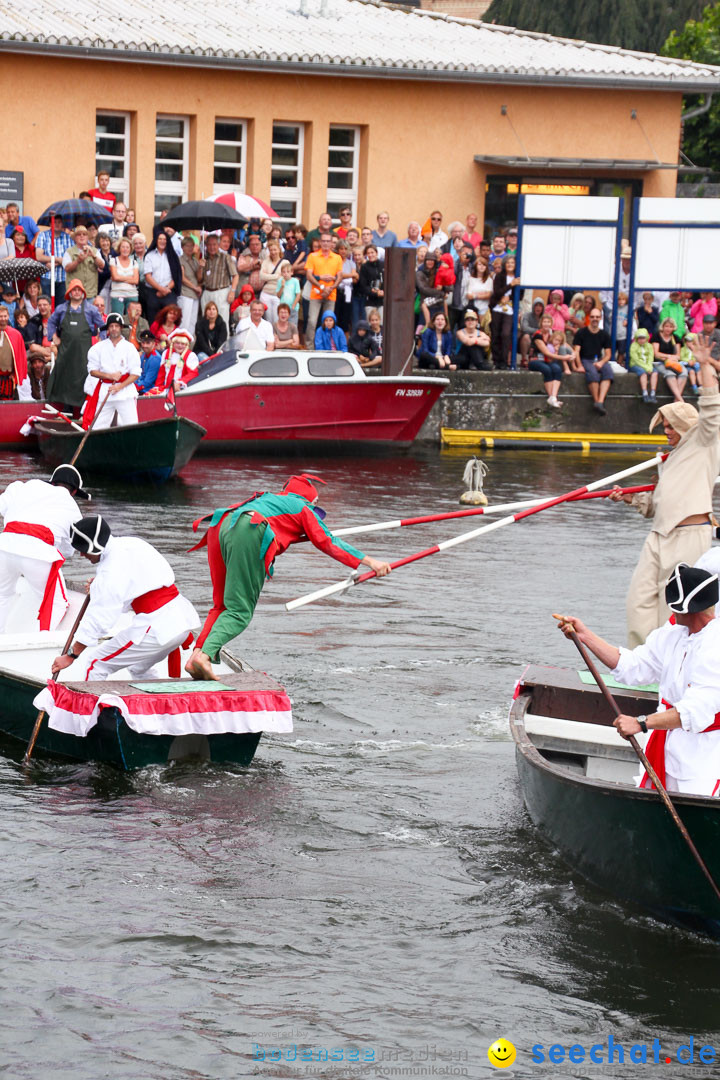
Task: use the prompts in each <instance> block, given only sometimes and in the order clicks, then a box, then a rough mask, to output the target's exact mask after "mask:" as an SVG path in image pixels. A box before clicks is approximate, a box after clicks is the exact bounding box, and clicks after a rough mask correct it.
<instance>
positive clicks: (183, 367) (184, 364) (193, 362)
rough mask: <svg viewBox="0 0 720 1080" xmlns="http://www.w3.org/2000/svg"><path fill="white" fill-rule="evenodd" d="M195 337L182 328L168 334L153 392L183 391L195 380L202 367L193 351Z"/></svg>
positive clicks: (179, 327)
mask: <svg viewBox="0 0 720 1080" xmlns="http://www.w3.org/2000/svg"><path fill="white" fill-rule="evenodd" d="M192 343H193V336H192V334H191V333H190V331H189V330H185V329H184V328H183V327H182V326H178V327H176V328H175V329H174V330H173V331H172V332H171V333H170V334H168V344H167V348H166V349H165V350H164V352H163V354H162V359H161V362H160V368H159V370H158V373H157V378H156V380H155V386H154V387H153V390H154V391H155V393H160V392H162V391H163V390H170V388H171V387H174V388H175V390H182V389H184V387H186V386H187V384H188V383H189V382H190V380H191V379H194V378H195V376H196V375H197V373H198V369H199V367H200V361H199V360H198V358H197V356H196V355H195V353H194V352H193V351H192Z"/></svg>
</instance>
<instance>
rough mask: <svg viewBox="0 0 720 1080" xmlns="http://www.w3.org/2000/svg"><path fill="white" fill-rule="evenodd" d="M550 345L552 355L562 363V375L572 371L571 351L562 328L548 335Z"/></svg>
mask: <svg viewBox="0 0 720 1080" xmlns="http://www.w3.org/2000/svg"><path fill="white" fill-rule="evenodd" d="M550 345H551V346H552V351H553V353H554V355H555V356H556V357H557V358H558V360H559V361H560V363H561V364H562V368H563V375H570V374H571V372H572V367H571V361H572V356H573V351H572V349H571V348H570V346H569V345H568V343H567V341H566V340H565V334H564V332H563V331H562V330H554V331H553V333H552V334H551V335H550ZM541 359H542V357H541Z"/></svg>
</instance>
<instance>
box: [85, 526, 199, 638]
mask: <svg viewBox="0 0 720 1080" xmlns="http://www.w3.org/2000/svg"><path fill="white" fill-rule="evenodd" d="M174 584H175V574H174V573H173V568H172V566H171V565H170V563H169V562H168V561H167V559H165V558H164V557H163V556H162V555H161V554H160V552H159V551H157V550H156V549H155V548H154V547H153V546H152V545H151V544H148V543H147V541H145V540H141V539H140V538H139V537H137V536H111V537H110V539H109V540H108V542H107V547H106V548H105V551H104V552H103V553H102V555H101V556H100V561H99V562H98V563H97V564H96V566H95V579H94V581H93V583H92V585H91V586H90V603H89V605H88V609H87V611H86V612H85V614H84V616H83V618H82V620H81V622H80V625H79V627H78V629H77V640H78V641H81V642H82V643H83V645H94V644H96V642H98V641H99V640H100V638H101V637H105V636H106V635H107V634H110V633H111V632H112V630H113V627H114V626H115V624H116V622H117V621H118V619H119V618H120V616H121V615H122V614H123V612H126V611H131V610H132V601H133V600H136V599H137V598H138V596H143V595H144V594H145V593H147V592H151V591H152V590H153V589H160V588H162V587H163V586H167V585H174ZM199 625H200V619H199V618H198V615H197V612H196V611H195V608H194V607H193V606H192V604H191V603H190V601H189V600H186V599H185V597H184V596H176V597H175V599H174V600H171V601H170V602H169V603H167V604H165V605H164V606H163V607H161V608H158V610H157V611H151V612H149V613H148V614H137V615H134V618H133V621H132V624H131V626H132V627H133V628H134V629H137V632H138V635H142V634H143V633H145V632H146V630H147V627H148V626H152V628H153V630H154V631H155V634H156V637H157V639H158V642H159V644H160V645H164V644H165V642H166V641H171V640H172V639H173V638H176V637H177V636H178V634H180V633H182V632H183V629H187V631H188V632H189V631H190V630H194V629H196V628H197V627H198V626H199ZM138 640H139V636H138Z"/></svg>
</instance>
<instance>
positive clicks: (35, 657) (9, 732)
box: [0, 594, 292, 770]
mask: <svg viewBox="0 0 720 1080" xmlns="http://www.w3.org/2000/svg"><path fill="white" fill-rule="evenodd" d="M71 595H72V596H73V599H74V598H75V594H71ZM80 599H82V598H80ZM70 621H71V620H70ZM66 635H67V630H63V631H62V632H60V631H54V632H50V631H45V632H44V633H34V634H19V633H15V634H3V635H0V746H2V749H3V751H5V752H7V753H8V754H9V755H10V756H12V757H16V758H17V757H21V756H22V755H23V754H24V752H25V750H26V748H27V744H28V740H29V739H30V735H31V732H32V729H33V725H34V723H35V719H36V717H37V714H38V710H37V708H36V707H35V706H34V704H33V701H34V699H35V697H36V696H37V695H38V694H39V693H40V691H41V690H43V688H44V687H45V686H46V685H47V679H48V673H49V671H50V667H51V664H52V660H53V657H54V656H57V655H58V653H59V652H60V651H61V650H62V647H63V645H64V643H65V639H66ZM221 659H222V660H223V663H221V664H220V666H219V667H218V668H217V669H216V670H217V673H218V677H219V678H220V679H221V680H222V681H221V682H219V683H199V682H193V680H192V679H188V678H184V679H176V680H167V679H166V680H161V679H145V678H143V679H142V680H138V679H134V680H132V682H128V681H123V680H120V679H114V678H113V679H108V680H106V681H104V682H81V683H80V682H64V681H63V683H62V686H63V687H66V688H67V690H68V691H71V692H73V693H75V694H79V695H82V696H83V698H84V701H90V700H91V698H92V704H91V705H90V707H89V708H88V709H87V710H86V712H89V711H91V709H92V706H93V705H94V704H95V699H96V698H97V697H98V696H99V695H100V694H112V695H117V697H119V698H121V699H122V700H123V702H124V703H125V705H126V706H128V707H129V711H130V713H135V715H136V717H137V715H138V713H139V712H140V710H141V708H144V707H146V706H145V703H147V710H148V711H152V710H153V709H154V708H156V709H158V710H159V712H160V713H161V714H164V713H165V712H166V708H167V702H168V700H169V699H168V690H171V691H172V692H173V693H172V704H171V707H173V706H174V703H175V702H177V703H178V708H179V709H180V710H184V709H185V704H186V703H189V704H188V705H187V708H188V709H190V710H191V711H192V712H197V713H201V714H210V715H212V716H213V721H212V727H213V728H214V729H215V730H214V731H213V733H209V734H203V733H197V732H195V733H192V732H190V733H188V734H163V733H157V734H155V733H152V734H148V733H147V732H143V731H138V730H135V729H134V728H133V727H131V726H130V725H129V724H128V723H126V721H125V720H124V719H123V714H122V712H121V711H120V709H118V708H116V707H114V706H110V707H107V708H101V709H100V710H99V713H98V718H97V723H96V724H94V726H92V727H91V728H90V730H89V731H88V733H87V734H86V735H84V736H80V735H76V734H70V733H68V732H67V731H63V730H57V729H54V728H53V727H51V726H50V724H49V721H48V718H47V716H46V717H45V718H44V720H43V723H42V726H41V728H40V734H39V736H38V740H37V743H36V746H35V751H34V756H38V757H40V756H48V757H52V758H56V759H60V760H65V761H99V762H104V763H106V764H109V765H113V766H115V767H116V768H118V769H122V770H132V769H141V768H143V767H144V766H146V765H166V764H167V763H168V762H171V761H179V760H183V759H188V758H189V759H200V760H204V761H216V762H231V763H234V764H237V765H249V764H250V762H251V761H252V760H253V757H254V755H255V750H256V749H257V746H258V743H259V741H260V738H261V735H262V731H254V730H240V731H235V732H233V731H232V730H222V727H223V726H225V727H232V726H235V727H241V726H242V724H243V721H242V717H241V715H239V714H247V713H248V711H252V710H257V711H256V712H253V713H252V716H253V721H254V719H255V718H257V717H259V718H260V719H259V721H258V724H257V726H260V727H263V728H264V730H279V731H288V730H292V721H291V715H290V703H289V701H288V699H287V696H286V694H285V691H284V688H283V687H282V686H281V685H280V683H278V682H275V680H274V679H271V678H270V677H269V676H268V675H265V674H263V673H262V672H259V671H253V670H252V669H246V668H245V667H244V665H242V664H241V663H240V662H238V661H237V660H235V658H233V657H232V656H231V655H230V654H228V653H227V652H226V651H225V650H223V651H222V656H221ZM71 671H72V669H68V671H67V672H66V673H64V674H70V673H71ZM86 695H90V696H91V697H87V696H86ZM138 701H140V702H141V706H140V708H138ZM133 703H134V704H133ZM233 710H235V714H234V718H235V720H236V721H238V722H237V723H235V724H232V723H228V722H227V717H228V716H232V715H233V712H232V711H233ZM141 719H142V718H141ZM176 719H177V718H176V717H173V720H176ZM263 721H265V722H263ZM156 726H158V727H161V726H164V725H163V724H161V723H158V724H157V725H156ZM205 726H206V727H207V724H205ZM245 726H250V727H255V726H256V725H255V723H254V722H253V723H252V724H249V725H245Z"/></svg>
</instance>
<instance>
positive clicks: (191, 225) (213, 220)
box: [158, 199, 248, 232]
mask: <svg viewBox="0 0 720 1080" xmlns="http://www.w3.org/2000/svg"><path fill="white" fill-rule="evenodd" d="M247 220H248V219H247V218H246V217H245V216H244V215H243V214H240V213H238V211H237V210H234V209H233V207H232V206H226V205H225V204H224V203H217V202H210V201H209V199H192V200H191V201H190V202H184V203H180V205H179V206H173V208H172V210H171V211H170V212H169V214H167V215H166V216H165V217H164V218H162V220H161V221H159V222H158V224H159V225H170V226H171V228H173V229H175V230H176V231H177V230H179V229H204V231H205V232H212V231H213V230H214V229H235V228H237V226H238V225H245V224H247Z"/></svg>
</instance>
